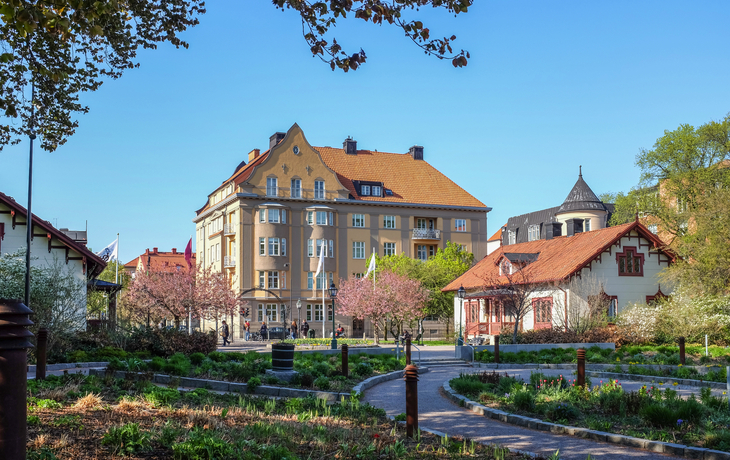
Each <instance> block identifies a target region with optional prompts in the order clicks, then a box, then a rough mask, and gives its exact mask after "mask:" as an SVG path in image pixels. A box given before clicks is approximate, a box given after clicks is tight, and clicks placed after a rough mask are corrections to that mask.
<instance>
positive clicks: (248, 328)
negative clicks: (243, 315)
mask: <svg viewBox="0 0 730 460" xmlns="http://www.w3.org/2000/svg"><path fill="white" fill-rule="evenodd" d="M243 327H244V329H245V331H246V342H248V339H250V338H251V323H249V322H248V320H246V323H244V325H243Z"/></svg>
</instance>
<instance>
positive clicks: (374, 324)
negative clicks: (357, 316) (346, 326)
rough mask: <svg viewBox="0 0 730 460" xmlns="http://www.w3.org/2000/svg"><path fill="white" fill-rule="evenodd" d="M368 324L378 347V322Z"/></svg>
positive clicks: (373, 321)
mask: <svg viewBox="0 0 730 460" xmlns="http://www.w3.org/2000/svg"><path fill="white" fill-rule="evenodd" d="M370 322H371V323H372V325H373V336H374V338H375V345H379V344H380V334H378V332H379V331H380V327H379V326H378V321H377V320H371V321H370Z"/></svg>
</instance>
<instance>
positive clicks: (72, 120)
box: [0, 0, 472, 151]
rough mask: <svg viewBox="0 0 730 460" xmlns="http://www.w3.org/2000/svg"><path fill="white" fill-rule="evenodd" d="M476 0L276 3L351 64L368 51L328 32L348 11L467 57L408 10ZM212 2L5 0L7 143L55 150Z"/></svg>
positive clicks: (0, 24)
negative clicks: (107, 88) (349, 49)
mask: <svg viewBox="0 0 730 460" xmlns="http://www.w3.org/2000/svg"><path fill="white" fill-rule="evenodd" d="M471 3H472V0H399V1H398V2H393V3H383V2H370V1H366V0H345V1H343V0H332V1H330V2H307V1H301V0H273V5H274V7H275V8H280V9H282V10H295V11H296V12H297V13H298V14H299V15H300V16H301V20H302V26H303V34H304V39H305V40H306V41H307V43H308V44H309V46H310V51H311V52H312V54H313V55H314V56H318V57H320V58H321V59H322V60H323V61H324V62H326V63H328V64H329V65H330V67H331V68H332V69H333V70H334V69H336V68H339V69H342V70H344V71H345V72H347V71H348V70H355V69H357V68H358V66H359V65H361V64H363V63H364V62H365V60H366V55H365V52H364V51H363V50H362V49H361V50H360V51H359V52H356V53H346V52H345V51H344V50H343V49H342V47H341V46H340V45H339V44H338V43H337V40H336V39H335V38H332V40H331V42H330V41H328V40H327V39H326V38H325V36H326V35H328V32H329V31H330V29H331V28H333V27H335V26H336V24H337V21H338V19H342V18H345V17H347V15H351V16H353V17H355V18H358V19H362V20H364V21H366V22H371V23H373V24H376V25H381V24H389V25H394V26H397V27H399V28H400V29H402V30H403V31H404V33H405V34H406V36H407V37H408V38H409V39H411V40H413V42H414V43H416V45H418V46H419V47H420V48H421V49H423V50H424V52H425V53H426V54H429V55H432V56H436V57H437V58H439V59H451V62H452V64H453V65H454V66H456V67H463V66H465V65H466V64H467V58H468V57H469V54H468V53H467V52H465V51H463V50H461V51H458V52H454V51H453V49H452V42H453V41H454V40H455V39H456V37H455V36H453V35H452V36H451V37H448V38H447V37H444V38H440V39H432V38H431V36H430V31H429V29H428V28H427V27H426V26H425V25H424V24H423V23H422V22H421V21H417V20H405V19H404V18H403V13H404V11H405V10H408V9H414V8H415V9H418V8H421V7H425V6H429V5H430V6H432V7H434V8H443V9H445V10H446V11H448V12H450V13H453V14H459V13H466V12H467V10H468V7H469V6H470V5H471ZM205 11H206V10H205V2H204V1H203V0H165V1H156V0H138V1H134V2H129V1H124V0H122V1H118V0H114V1H105V2H99V1H92V0H37V1H35V2H29V1H27V0H0V117H2V121H0V150H1V149H2V148H3V146H5V145H12V144H17V143H18V142H20V140H21V139H24V138H26V137H31V138H35V136H36V135H37V136H40V140H41V147H42V148H43V149H45V150H48V151H54V150H56V149H57V148H58V147H59V146H60V145H63V144H64V143H65V142H66V141H67V140H68V138H69V137H70V136H71V135H73V134H74V132H75V130H76V128H77V127H78V126H79V123H78V120H77V119H76V117H77V116H78V114H79V113H87V112H88V111H89V107H87V106H85V105H83V104H82V103H81V102H80V94H81V93H82V92H86V91H96V90H97V89H99V87H100V86H101V85H102V83H103V82H104V80H106V79H116V78H119V77H121V76H122V74H123V72H124V71H125V70H127V69H131V68H134V67H137V66H139V63H138V62H137V61H136V57H137V51H138V50H139V49H140V48H144V49H156V48H157V46H158V45H159V44H161V43H165V42H169V43H170V44H172V45H173V46H175V47H178V48H179V47H183V48H187V47H188V43H186V42H185V41H184V40H182V38H181V37H180V34H181V33H182V32H184V31H185V30H187V29H188V28H190V27H193V26H195V25H197V24H198V22H199V16H200V15H202V14H204V13H205Z"/></svg>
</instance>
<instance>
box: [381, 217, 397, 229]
mask: <svg viewBox="0 0 730 460" xmlns="http://www.w3.org/2000/svg"><path fill="white" fill-rule="evenodd" d="M383 228H395V216H383Z"/></svg>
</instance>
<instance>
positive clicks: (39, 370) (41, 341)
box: [35, 327, 48, 380]
mask: <svg viewBox="0 0 730 460" xmlns="http://www.w3.org/2000/svg"><path fill="white" fill-rule="evenodd" d="M47 346H48V329H46V328H45V327H42V328H40V329H38V336H37V340H36V350H35V356H36V360H35V379H36V380H45V379H46V361H47V359H46V349H47Z"/></svg>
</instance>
